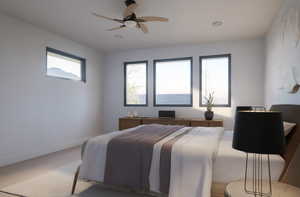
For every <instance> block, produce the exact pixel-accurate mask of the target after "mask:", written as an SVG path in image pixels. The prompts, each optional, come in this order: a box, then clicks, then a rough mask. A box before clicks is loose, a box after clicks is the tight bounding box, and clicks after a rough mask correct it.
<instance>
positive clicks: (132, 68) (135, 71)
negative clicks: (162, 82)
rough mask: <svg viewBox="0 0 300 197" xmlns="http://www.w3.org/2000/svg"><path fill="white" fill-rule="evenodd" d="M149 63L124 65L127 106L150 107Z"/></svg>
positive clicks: (128, 63) (125, 103) (125, 102)
mask: <svg viewBox="0 0 300 197" xmlns="http://www.w3.org/2000/svg"><path fill="white" fill-rule="evenodd" d="M147 70H148V62H147V61H141V62H126V63H124V75H125V82H124V85H125V87H124V89H125V91H124V92H125V101H124V105H125V106H147V105H148V89H147V86H148V85H147V83H148V77H147V75H148V74H147Z"/></svg>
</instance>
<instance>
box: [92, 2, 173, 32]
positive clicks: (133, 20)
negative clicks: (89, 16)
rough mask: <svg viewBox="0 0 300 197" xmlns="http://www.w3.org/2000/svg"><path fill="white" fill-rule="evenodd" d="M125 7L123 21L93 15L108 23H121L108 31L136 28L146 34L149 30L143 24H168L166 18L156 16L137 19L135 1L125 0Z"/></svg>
mask: <svg viewBox="0 0 300 197" xmlns="http://www.w3.org/2000/svg"><path fill="white" fill-rule="evenodd" d="M125 5H126V9H125V11H124V13H123V19H115V18H110V17H106V16H102V15H100V14H97V13H93V15H95V16H97V17H100V18H104V19H107V20H110V21H115V22H118V23H121V25H120V26H118V27H115V28H112V29H108V31H114V30H119V29H122V28H125V27H136V28H138V29H140V30H142V31H143V32H144V33H148V32H149V30H148V27H147V25H146V24H144V23H145V22H168V21H169V19H167V18H164V17H157V16H142V17H137V16H136V14H135V10H136V9H137V7H138V4H137V3H136V2H135V0H126V1H125Z"/></svg>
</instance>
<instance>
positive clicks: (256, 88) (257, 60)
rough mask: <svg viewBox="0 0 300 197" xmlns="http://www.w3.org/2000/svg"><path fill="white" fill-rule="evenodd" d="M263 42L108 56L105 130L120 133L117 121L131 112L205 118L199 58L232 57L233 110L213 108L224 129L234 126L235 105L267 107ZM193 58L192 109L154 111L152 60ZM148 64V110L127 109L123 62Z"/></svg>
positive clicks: (229, 43) (162, 49) (200, 46)
mask: <svg viewBox="0 0 300 197" xmlns="http://www.w3.org/2000/svg"><path fill="white" fill-rule="evenodd" d="M264 47H265V46H264V40H263V39H257V40H248V41H234V42H219V43H215V44H203V45H194V46H178V47H171V48H156V49H141V50H128V51H122V52H118V53H112V54H108V55H107V56H106V57H105V66H104V73H105V76H104V80H105V83H104V92H105V94H104V114H103V115H104V122H105V124H104V130H105V131H106V132H109V131H112V130H115V129H117V127H118V118H119V117H122V116H126V115H127V114H128V112H129V111H137V112H138V114H139V115H140V116H157V114H158V110H161V109H165V110H168V109H171V110H176V116H177V117H184V118H203V111H205V109H204V108H199V56H203V55H216V54H224V53H231V54H232V107H231V108H214V111H215V114H216V118H217V119H218V118H221V119H224V120H225V127H226V128H228V129H231V128H232V126H233V120H232V117H233V113H234V109H235V106H236V105H263V104H264V85H263V84H264V64H265V62H264V60H265V59H264V57H265V54H264V52H265V48H264ZM190 56H193V60H194V65H193V80H194V81H193V86H194V89H193V91H194V98H193V100H194V104H193V107H187V108H182V107H171V108H170V107H153V80H152V79H153V65H152V63H153V60H154V59H159V58H163V59H165V58H176V57H190ZM139 60H149V66H150V70H149V95H148V96H149V106H148V107H124V106H123V100H124V96H123V94H124V91H123V89H124V84H123V81H124V77H123V76H124V73H123V62H125V61H139Z"/></svg>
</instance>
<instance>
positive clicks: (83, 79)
mask: <svg viewBox="0 0 300 197" xmlns="http://www.w3.org/2000/svg"><path fill="white" fill-rule="evenodd" d="M48 52H50V53H55V54H57V55H61V56H65V57H68V58H72V59H76V60H79V61H80V62H81V69H80V70H81V80H75V79H70V78H66V77H56V76H52V75H48V74H47V72H48V58H47V57H48ZM46 76H47V77H52V78H57V79H65V80H71V81H81V82H84V83H86V59H85V58H82V57H79V56H77V55H73V54H71V53H67V52H65V51H61V50H58V49H54V48H51V47H46Z"/></svg>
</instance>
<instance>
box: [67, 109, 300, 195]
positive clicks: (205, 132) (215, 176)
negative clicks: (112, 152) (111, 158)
mask: <svg viewBox="0 0 300 197" xmlns="http://www.w3.org/2000/svg"><path fill="white" fill-rule="evenodd" d="M272 110H276V111H281V112H282V113H283V119H284V120H285V121H289V122H294V123H297V125H299V124H300V107H299V106H296V105H274V106H272ZM134 129H136V128H132V129H128V130H126V131H122V132H121V133H123V132H125V133H126V132H128V133H130V132H131V131H132V130H134ZM187 130H188V132H187ZM298 130H299V127H296V128H295V129H294V130H293V131H292V132H291V133H290V134H289V136H288V137H287V146H286V153H285V154H284V155H281V156H279V155H272V156H271V162H272V163H271V164H272V165H271V170H272V180H281V181H283V182H284V181H285V174H286V173H285V171H286V169H287V167H288V165H289V163H290V161H291V159H292V158H293V154H294V152H295V150H296V148H297V146H298V145H299V141H300V140H299V139H300V138H299V135H300V132H299V131H298ZM184 132H187V133H188V135H187V134H186V133H185V136H184V137H183V139H179V140H178V141H179V142H176V143H175V144H177V143H178V144H179V145H177V149H178V147H179V149H178V150H179V152H180V150H181V148H182V147H183V148H185V147H186V145H184V144H187V142H188V144H193V142H194V141H195V140H196V142H197V144H198V143H199V142H205V141H206V142H207V141H208V140H209V141H210V143H209V144H211V146H209V147H205V146H203V145H202V146H201V145H200V147H198V145H197V146H194V147H193V146H191V147H189V148H187V150H188V151H187V152H188V153H181V154H183V155H180V154H179V155H177V157H178V158H177V160H179V161H181V160H186V161H185V162H184V163H183V162H182V161H181V162H178V161H177V160H175V163H172V168H174V169H172V170H173V172H172V170H171V169H170V174H171V175H170V177H171V178H170V183H169V187H170V188H169V189H170V190H169V192H168V194H167V193H166V192H161V191H160V187H159V183H158V182H159V181H161V180H162V179H161V177H160V176H159V161H158V160H159V159H158V158H160V155H159V154H160V153H159V152H160V151H161V147H162V144H164V143H163V140H161V141H160V143H159V142H158V143H156V144H155V147H156V148H153V156H152V157H153V158H152V162H151V170H150V172H149V189H148V190H147V191H146V190H136V189H130V188H129V190H130V191H133V192H138V193H147V194H150V195H154V196H168V195H169V196H172V197H173V196H174V197H176V196H182V195H184V193H182V194H180V191H181V190H182V191H185V192H187V191H189V194H191V195H190V196H196V195H198V194H199V193H200V194H201V195H199V196H209V195H210V193H212V196H218V195H219V196H221V195H223V190H224V187H225V185H226V184H227V183H229V182H231V181H234V180H239V179H241V178H243V167H244V161H245V154H244V153H242V152H239V151H236V150H234V149H232V148H231V142H232V135H233V132H232V131H223V129H221V128H204V127H198V128H189V127H184V128H180V129H179V130H178V131H177V133H184ZM175 133H176V132H175ZM117 135H120V132H112V133H110V134H108V135H107V136H106V137H103V136H101V137H97V138H94V139H92V140H89V142H87V143H85V144H84V145H83V148H82V153H83V155H82V156H83V163H82V166H81V170H79V169H80V168H78V170H77V172H76V174H75V177H74V184H73V188H72V193H74V191H75V187H76V183H77V179H78V178H81V179H83V180H86V181H95V182H97V183H101V184H102V185H103V182H104V174H105V164H106V158H105V157H106V156H105V155H106V151H107V149H106V147H107V143H108V142H109V141H110V139H112V138H114V136H117ZM198 135H199V136H198ZM192 138H193V139H192ZM99 139H100V140H99ZM101 139H102V140H101ZM103 139H104V140H103ZM169 139H170V138H169ZM197 140H198V141H197ZM99 141H102V142H101V143H99ZM165 141H168V138H165ZM181 141H183V142H181ZM200 144H201V143H200ZM202 144H203V143H202ZM87 147H90V148H87ZM180 147H181V148H180ZM192 148H194V149H198V148H199V149H207V150H206V152H209V154H207V153H206V152H205V153H204V152H201V151H199V153H198V152H197V154H198V155H197V154H196V155H195V153H194V151H192V152H193V153H192V154H193V155H195V156H196V157H193V159H195V158H197V160H196V161H194V160H193V159H190V157H187V156H186V155H185V154H190V153H189V152H191V151H190V150H193V149H192ZM173 149H175V150H176V147H175V148H174V147H173ZM87 150H88V151H87ZM93 151H94V153H92V152H93ZM183 152H184V151H183ZM95 154H97V155H98V156H97V157H95V156H94V155H95ZM173 154H174V153H173V152H172V157H175V158H176V156H173ZM87 155H90V156H89V159H88V156H87ZM101 155H102V156H101ZM174 155H176V154H174ZM202 155H205V157H202ZM198 157H199V158H202V160H203V158H204V160H205V161H206V162H204V163H205V165H203V161H201V159H198ZM95 158H97V159H95ZM88 160H89V161H88ZM189 160H193V161H192V162H191V161H189ZM87 161H88V162H87ZM172 162H174V161H173V160H172ZM176 162H177V163H176ZM188 162H190V163H188ZM201 162H202V163H201ZM93 163H94V164H93ZM181 165H183V166H186V168H187V167H188V168H189V170H187V169H185V170H183V169H182V168H184V167H182V166H181ZM99 166H101V167H99ZM91 169H93V170H91ZM190 169H193V170H190ZM97 170H98V171H97ZM198 171H200V173H198ZM179 172H180V173H181V174H180V173H179ZM191 172H195V173H191ZM210 172H211V173H210ZM189 173H190V174H189ZM172 174H173V176H172ZM174 174H175V176H174ZM99 175H100V176H99ZM185 175H186V177H184V176H185ZM99 177H100V178H99ZM172 177H173V178H172ZM174 177H183V178H182V180H184V182H188V184H182V183H178V182H180V181H178V179H179V178H176V179H175V178H174ZM204 177H206V178H204ZM174 179H175V181H173V180H174ZM189 179H190V180H189ZM182 180H181V182H182ZM172 181H173V182H172ZM194 182H198V183H199V184H198V185H196V186H195V185H193V183H194ZM180 184H181V185H180ZM104 185H105V186H108V187H111V188H114V189H118V190H120V189H121V190H123V189H125V190H127V191H128V188H126V187H125V188H123V187H119V186H117V187H115V186H113V185H107V184H104ZM176 188H179V189H180V191H179V190H176ZM190 191H193V192H194V195H193V193H190ZM210 191H212V192H210ZM208 193H209V194H208Z"/></svg>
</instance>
